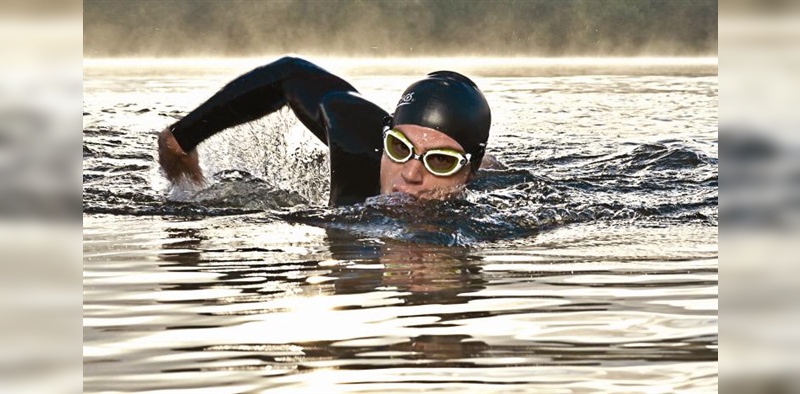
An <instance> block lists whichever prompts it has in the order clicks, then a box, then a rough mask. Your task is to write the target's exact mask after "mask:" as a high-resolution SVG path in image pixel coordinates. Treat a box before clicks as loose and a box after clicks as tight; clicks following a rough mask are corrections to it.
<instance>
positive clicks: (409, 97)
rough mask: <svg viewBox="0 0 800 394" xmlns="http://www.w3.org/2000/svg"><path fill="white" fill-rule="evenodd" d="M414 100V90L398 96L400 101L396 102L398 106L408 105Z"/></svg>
mask: <svg viewBox="0 0 800 394" xmlns="http://www.w3.org/2000/svg"><path fill="white" fill-rule="evenodd" d="M413 102H414V92H411V93H408V94H406V95H405V96H403V97H401V98H400V101H398V102H397V106H398V107H402V106H404V105H408V104H411V103H413Z"/></svg>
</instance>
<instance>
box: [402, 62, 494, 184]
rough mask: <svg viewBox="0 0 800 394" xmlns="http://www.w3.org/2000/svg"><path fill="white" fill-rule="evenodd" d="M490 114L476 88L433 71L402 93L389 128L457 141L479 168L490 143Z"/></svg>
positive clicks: (452, 75) (454, 76)
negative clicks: (431, 132) (426, 131)
mask: <svg viewBox="0 0 800 394" xmlns="http://www.w3.org/2000/svg"><path fill="white" fill-rule="evenodd" d="M491 123H492V113H491V110H490V109H489V103H487V102H486V98H485V97H483V93H481V91H480V89H478V86H477V85H475V83H474V82H472V80H470V79H469V78H467V77H465V76H463V75H461V74H459V73H457V72H453V71H436V72H432V73H430V74H428V77H427V78H425V79H423V80H421V81H418V82H415V83H414V84H412V85H411V86H409V87H408V89H406V91H405V92H403V97H401V98H400V101H399V102H398V103H397V107H396V108H395V110H394V115H393V119H391V124H390V125H391V126H394V125H400V124H413V125H418V126H423V127H429V128H432V129H435V130H438V131H440V132H442V133H444V134H447V135H448V136H450V138H452V139H454V140H456V142H458V143H459V144H461V147H463V148H464V151H465V152H466V153H470V154H471V155H472V158H471V160H470V164H471V166H472V170H473V171H475V170H477V169H478V167H480V165H481V160H482V159H483V155H484V153H485V152H486V141H487V140H488V139H489V127H490V126H491Z"/></svg>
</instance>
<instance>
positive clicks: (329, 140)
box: [171, 57, 388, 205]
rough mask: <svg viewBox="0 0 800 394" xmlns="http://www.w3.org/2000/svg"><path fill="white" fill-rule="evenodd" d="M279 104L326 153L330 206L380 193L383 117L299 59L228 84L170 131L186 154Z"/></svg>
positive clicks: (351, 91) (336, 81)
mask: <svg viewBox="0 0 800 394" xmlns="http://www.w3.org/2000/svg"><path fill="white" fill-rule="evenodd" d="M284 105H289V107H290V108H291V109H292V111H293V112H294V114H295V116H297V118H298V119H299V120H300V122H301V123H303V125H305V126H306V127H307V128H308V129H309V130H310V131H311V132H312V133H313V134H314V135H315V136H316V137H317V138H319V140H320V141H322V142H323V143H325V144H326V145H328V146H329V148H330V158H331V160H330V163H331V194H330V204H331V205H347V204H354V203H359V202H363V201H364V200H365V199H366V198H367V197H370V196H374V195H376V194H379V193H380V159H381V147H382V133H381V131H382V125H383V120H384V118H385V117H386V116H387V115H388V114H387V113H386V111H384V110H382V109H380V108H379V107H378V106H376V105H375V104H373V103H371V102H369V101H367V100H365V99H364V98H362V97H361V96H360V95H358V91H356V89H355V88H354V87H353V86H352V85H350V84H349V83H347V82H346V81H345V80H343V79H341V78H339V77H337V76H335V75H333V74H331V73H329V72H327V71H325V70H323V69H322V68H320V67H318V66H316V65H314V64H313V63H310V62H308V61H306V60H303V59H299V58H296V57H283V58H281V59H279V60H277V61H275V62H272V63H269V64H267V65H264V66H261V67H259V68H256V69H254V70H253V71H250V72H248V73H246V74H244V75H242V76H240V77H238V78H236V79H234V80H233V81H231V82H230V83H228V84H227V85H225V87H223V88H222V89H221V90H220V91H219V92H217V93H216V94H214V95H213V96H212V97H211V98H210V99H208V100H207V101H206V102H204V103H203V104H201V105H200V106H199V107H197V108H196V109H194V110H193V111H191V112H190V113H189V114H188V115H186V117H184V118H183V119H181V120H179V121H178V122H176V123H175V124H173V125H172V126H171V130H172V133H173V135H174V136H175V139H176V140H177V142H178V144H180V146H181V148H182V149H183V150H184V151H185V152H189V151H191V150H193V149H195V147H197V145H198V144H200V143H201V142H203V141H204V140H206V139H207V138H209V137H211V136H212V135H214V134H216V133H218V132H220V131H222V130H225V129H227V128H229V127H233V126H236V125H239V124H242V123H246V122H250V121H253V120H255V119H258V118H261V117H263V116H265V115H267V114H270V113H272V112H275V111H277V110H279V109H280V108H281V107H283V106H284Z"/></svg>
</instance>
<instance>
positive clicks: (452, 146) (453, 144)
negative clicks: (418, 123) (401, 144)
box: [400, 130, 464, 154]
mask: <svg viewBox="0 0 800 394" xmlns="http://www.w3.org/2000/svg"><path fill="white" fill-rule="evenodd" d="M400 132H401V133H403V135H404V136H406V138H408V140H409V141H411V143H412V144H413V145H414V147H415V148H420V149H423V152H417V153H419V154H422V153H425V152H427V151H429V150H434V149H450V150H454V151H457V152H464V149H462V148H461V147H459V146H458V145H457V143H456V142H453V141H445V142H443V143H441V144H436V145H435V146H430V147H423V146H421V145H420V144H418V143H417V142H419V141H414V140H413V139H412V138H411V136H410V135H408V133H406V132H404V131H402V130H400ZM425 136H426V134H425V133H423V134H422V137H421V138H425Z"/></svg>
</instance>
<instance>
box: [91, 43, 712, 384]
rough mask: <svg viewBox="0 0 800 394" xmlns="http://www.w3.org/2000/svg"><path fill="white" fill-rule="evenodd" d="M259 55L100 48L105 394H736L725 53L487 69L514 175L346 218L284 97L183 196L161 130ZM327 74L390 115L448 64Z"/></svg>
mask: <svg viewBox="0 0 800 394" xmlns="http://www.w3.org/2000/svg"><path fill="white" fill-rule="evenodd" d="M421 64H423V65H424V64H427V63H424V62H423V63H421ZM256 65H258V62H257V61H254V60H237V61H231V62H227V63H226V62H219V61H214V62H206V63H191V64H189V63H186V62H181V61H172V62H161V63H153V64H145V63H141V64H139V63H133V64H132V63H130V62H119V63H113V62H111V63H103V62H94V63H92V62H89V63H87V65H86V68H85V84H84V143H83V145H84V390H85V391H86V392H101V391H137V392H140V391H158V390H169V391H170V392H187V393H188V392H191V393H194V392H211V393H227V392H230V393H238V392H262V391H269V390H274V391H279V392H375V391H383V392H409V391H413V392H417V391H421V390H439V391H445V392H470V393H479V392H504V393H506V392H538V391H543V392H565V393H578V392H645V391H647V392H716V391H717V367H718V364H717V352H718V348H717V346H718V328H717V311H718V307H717V293H718V274H717V265H718V260H717V258H718V252H717V233H718V232H717V222H718V214H717V198H718V193H717V174H718V163H717V158H718V154H717V145H718V144H717V123H718V119H717V93H718V92H717V89H718V84H717V69H716V59H714V61H713V62H708V61H707V60H699V61H698V60H690V61H689V63H687V64H682V63H674V62H670V63H665V64H663V65H659V64H658V62H655V63H654V64H648V65H647V67H646V68H643V67H642V66H641V65H637V64H634V65H627V66H626V64H625V63H624V62H621V63H619V64H616V63H615V64H613V65H608V64H607V63H604V62H598V65H597V66H594V67H593V66H592V63H591V62H588V63H586V64H582V65H580V66H579V67H576V66H574V65H571V64H564V65H562V66H559V65H558V64H555V65H554V64H553V63H552V61H549V62H548V63H547V64H546V65H544V66H543V65H541V64H536V63H531V64H526V63H525V62H524V61H521V60H516V63H514V67H513V68H512V67H504V66H502V64H499V63H491V64H489V65H488V66H487V65H485V64H484V65H483V66H474V67H473V68H472V69H467V71H468V72H470V71H471V75H473V76H475V80H476V82H477V83H478V84H479V85H480V86H481V87H482V88H483V90H484V92H485V94H486V96H487V98H488V99H489V102H490V103H491V105H492V108H493V127H492V136H491V139H490V147H489V152H490V153H492V154H494V155H496V156H497V157H498V158H499V159H500V160H501V161H502V162H503V163H505V164H506V165H507V166H508V169H506V170H497V171H487V172H484V173H482V174H481V175H480V176H479V177H478V179H476V180H475V182H474V183H473V184H471V185H470V188H469V189H470V190H469V191H468V192H467V194H466V195H465V196H464V197H463V198H462V199H459V200H455V201H448V202H431V203H425V204H408V203H407V202H406V201H404V200H403V199H402V198H400V197H398V196H388V197H386V196H384V197H379V198H374V199H371V200H369V201H368V202H367V203H365V204H362V205H358V206H353V207H342V208H336V209H331V208H327V207H325V200H326V198H327V191H326V190H325V188H326V187H327V175H326V174H327V162H326V157H325V148H324V146H323V145H322V144H320V143H318V142H316V141H314V140H313V136H311V135H310V133H306V132H304V131H303V129H302V126H300V125H298V123H297V122H296V121H295V120H294V118H293V116H292V115H291V114H290V113H288V112H286V111H284V112H282V113H279V114H275V115H271V116H269V117H267V118H264V119H262V120H259V121H256V122H253V123H251V124H248V125H243V126H240V127H237V128H235V129H233V130H231V131H228V132H225V133H223V134H222V135H219V136H215V137H214V138H213V139H212V140H210V141H208V143H206V144H204V145H202V146H201V147H200V155H201V160H202V165H203V167H204V170H205V171H206V174H208V175H214V177H213V179H214V183H213V184H212V185H211V186H210V187H209V188H207V189H205V190H200V191H197V190H170V189H169V187H168V184H167V183H166V181H165V180H164V179H163V177H161V175H160V174H159V172H158V168H157V166H156V164H155V162H154V153H155V141H156V136H157V132H158V131H160V130H161V129H163V128H164V127H165V126H166V125H168V124H169V123H171V122H172V121H173V118H175V117H180V116H181V115H183V114H185V113H186V111H189V110H191V109H192V108H193V107H194V106H196V105H197V104H199V103H200V102H201V101H203V100H204V99H206V98H207V97H208V96H210V95H211V94H213V92H215V91H216V90H217V89H218V88H219V87H221V86H222V85H223V84H224V83H226V82H227V81H228V80H230V79H232V78H233V77H235V76H236V75H238V74H240V73H242V72H244V71H247V70H249V69H250V68H252V67H254V66H256ZM463 67H466V66H463ZM329 68H333V69H335V70H336V71H337V72H339V73H342V74H343V75H346V76H347V79H348V80H350V81H351V82H352V83H353V84H354V85H355V86H356V87H358V88H359V89H360V90H361V91H362V93H363V94H364V95H365V96H367V97H369V98H371V99H373V100H374V101H376V102H377V103H378V104H379V105H381V106H383V107H384V108H390V107H391V104H392V103H393V102H394V101H395V100H396V99H397V95H398V94H399V93H400V92H402V90H403V89H404V88H405V87H406V86H407V85H408V84H409V83H410V82H412V81H414V79H415V78H417V77H418V76H419V75H421V74H423V73H424V72H425V71H432V69H431V70H429V69H428V67H427V66H426V67H421V66H418V65H410V64H404V65H402V67H401V66H397V65H396V64H394V65H392V66H391V67H389V66H387V65H385V64H384V65H380V64H378V65H375V64H373V63H370V66H369V67H362V68H358V67H354V66H353V64H348V63H346V62H341V61H340V62H338V63H335V62H334V63H332V66H329ZM434 68H435V67H434Z"/></svg>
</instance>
